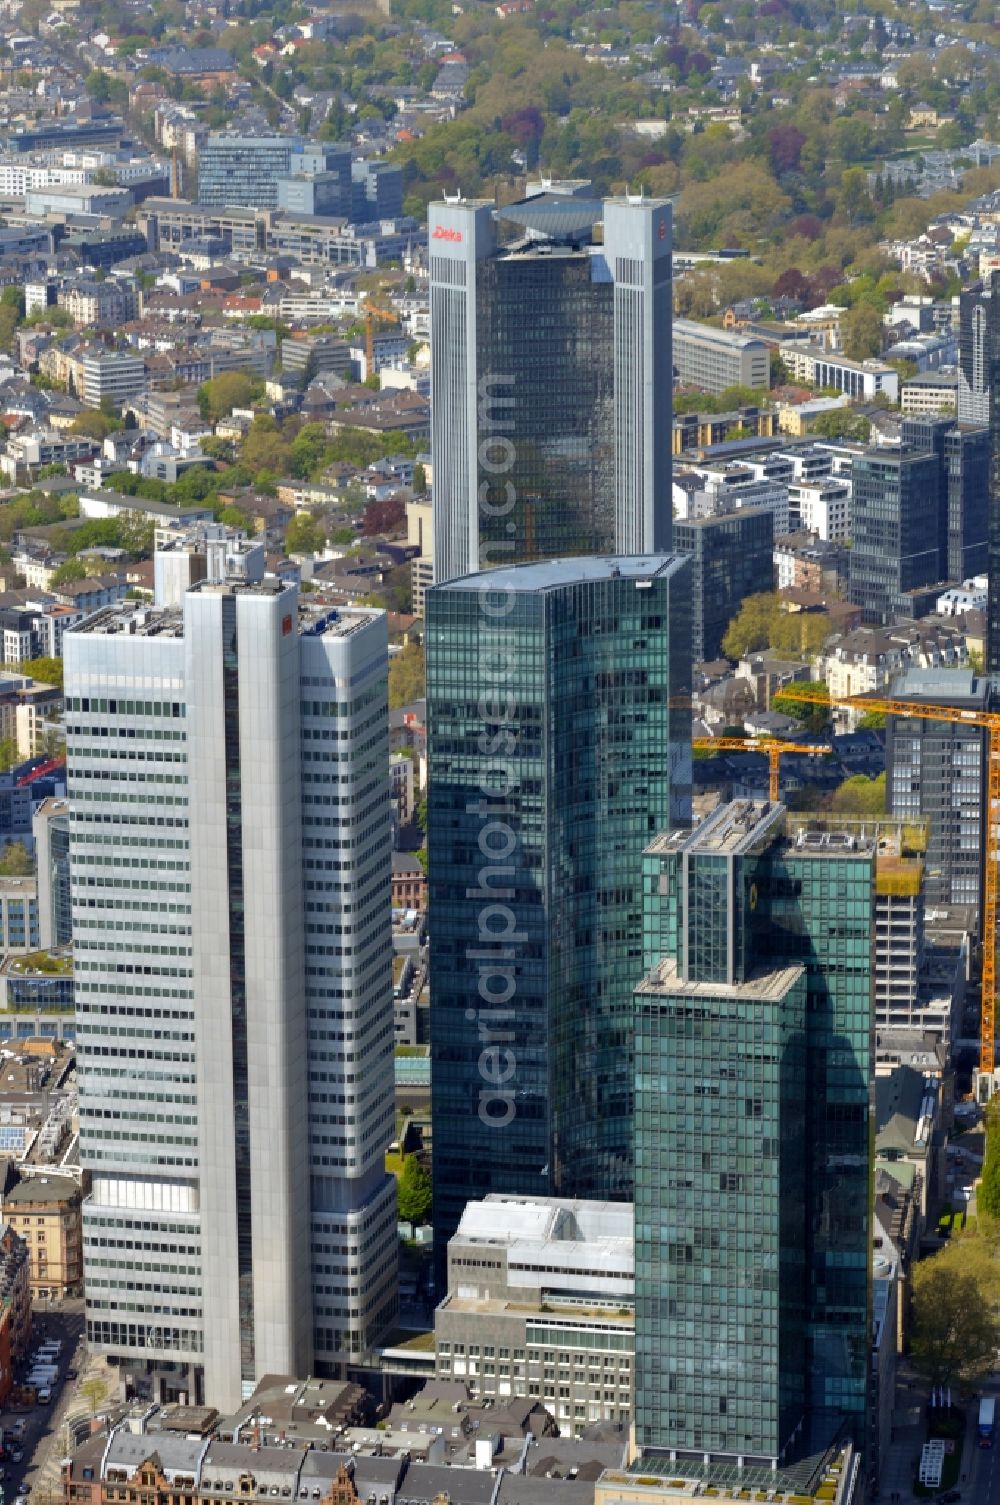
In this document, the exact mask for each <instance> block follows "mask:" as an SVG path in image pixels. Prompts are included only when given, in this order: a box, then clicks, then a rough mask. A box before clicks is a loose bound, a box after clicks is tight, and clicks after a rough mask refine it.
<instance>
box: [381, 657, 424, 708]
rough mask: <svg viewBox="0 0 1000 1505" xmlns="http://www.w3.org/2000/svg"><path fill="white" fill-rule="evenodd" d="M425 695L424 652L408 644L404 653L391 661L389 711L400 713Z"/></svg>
mask: <svg viewBox="0 0 1000 1505" xmlns="http://www.w3.org/2000/svg"><path fill="white" fill-rule="evenodd" d="M423 693H424V650H423V649H422V648H421V646H420V644H419V643H407V644H406V647H405V648H404V649H403V651H402V653H397V654H396V655H395V656H394V657H393V658H390V660H389V709H390V710H392V711H398V710H399V708H400V706H404V705H410V703H411V702H412V701H414V700H419V699H420V698H421V696H422V695H423Z"/></svg>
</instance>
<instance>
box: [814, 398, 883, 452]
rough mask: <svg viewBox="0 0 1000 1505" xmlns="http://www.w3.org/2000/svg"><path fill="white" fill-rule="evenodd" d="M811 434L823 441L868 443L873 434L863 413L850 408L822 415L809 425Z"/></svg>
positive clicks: (838, 409)
mask: <svg viewBox="0 0 1000 1505" xmlns="http://www.w3.org/2000/svg"><path fill="white" fill-rule="evenodd" d="M809 428H810V432H811V433H813V434H817V435H819V436H820V437H821V438H823V439H858V440H860V441H861V443H863V444H864V443H866V442H867V440H868V436H869V435H870V433H871V429H872V426H871V423H870V421H869V420H868V419H867V418H865V417H864V416H863V414H861V413H854V412H852V411H851V409H850V408H849V407H843V408H837V409H836V410H833V411H831V412H829V413H820V415H819V417H818V418H814V419H813V420H812V422H811V423H810V425H809Z"/></svg>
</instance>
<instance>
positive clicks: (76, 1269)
mask: <svg viewBox="0 0 1000 1505" xmlns="http://www.w3.org/2000/svg"><path fill="white" fill-rule="evenodd" d="M82 1202H83V1194H82V1192H81V1190H80V1185H79V1183H78V1182H77V1181H74V1180H73V1178H72V1177H71V1176H59V1175H54V1174H52V1173H50V1172H48V1171H46V1172H44V1173H43V1174H42V1175H39V1176H28V1177H26V1178H25V1179H24V1180H23V1181H20V1182H19V1183H18V1184H17V1186H15V1187H14V1189H13V1190H12V1191H10V1192H8V1193H7V1195H6V1196H5V1197H4V1203H3V1205H4V1215H5V1216H6V1217H7V1218H8V1219H9V1221H10V1224H11V1227H12V1228H13V1229H14V1230H15V1231H16V1232H17V1233H18V1234H19V1235H20V1237H21V1238H23V1239H24V1242H25V1243H26V1244H27V1246H28V1252H29V1255H30V1258H31V1275H30V1279H31V1289H32V1293H33V1295H34V1296H36V1297H41V1298H42V1299H43V1300H46V1299H50V1298H53V1297H59V1298H62V1297H64V1296H78V1295H79V1294H80V1291H81V1288H82V1285H83V1235H82V1228H81V1212H80V1209H81V1205H82Z"/></svg>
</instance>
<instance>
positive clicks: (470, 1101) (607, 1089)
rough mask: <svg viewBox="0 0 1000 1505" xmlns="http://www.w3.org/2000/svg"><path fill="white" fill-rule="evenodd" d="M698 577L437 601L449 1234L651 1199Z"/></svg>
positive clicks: (432, 821) (616, 569)
mask: <svg viewBox="0 0 1000 1505" xmlns="http://www.w3.org/2000/svg"><path fill="white" fill-rule="evenodd" d="M689 582H690V570H689V566H688V564H687V562H686V561H684V560H681V559H678V558H677V557H676V556H673V555H655V556H652V557H650V558H646V559H640V558H635V557H620V558H618V559H603V560H601V559H574V560H571V561H567V560H559V561H552V562H550V563H547V564H539V565H526V566H520V567H514V568H512V569H509V570H497V571H491V572H487V573H484V574H482V575H478V576H475V577H468V578H467V579H465V580H461V581H453V582H450V583H449V584H447V585H443V586H437V587H435V588H434V589H432V590H431V591H429V592H428V595H427V729H428V759H429V796H428V856H429V904H430V915H429V930H430V948H431V960H430V965H431V979H432V983H431V986H432V993H433V1002H432V1009H431V1045H432V1082H433V1094H432V1112H433V1131H434V1199H435V1206H434V1224H435V1235H436V1242H437V1243H438V1247H439V1248H440V1249H441V1250H442V1251H443V1250H444V1249H445V1248H446V1244H447V1239H448V1238H449V1237H450V1235H451V1233H452V1232H453V1231H454V1229H455V1227H456V1226H457V1223H458V1220H459V1217H460V1216H461V1213H462V1211H463V1210H464V1207H465V1204H466V1202H467V1201H469V1200H470V1199H472V1198H479V1197H483V1196H485V1195H486V1194H487V1193H489V1192H518V1193H524V1194H531V1195H546V1194H548V1195H552V1196H560V1197H578V1196H579V1197H601V1198H619V1199H628V1198H629V1197H631V1194H632V1169H633V1160H632V1118H633V1115H632V1050H631V1028H632V989H633V988H634V987H635V985H636V983H637V982H638V980H639V978H640V977H641V975H642V967H643V959H642V891H641V890H642V852H643V850H644V848H645V847H646V845H647V844H648V842H649V841H650V839H651V837H652V836H653V834H654V833H655V831H656V830H659V829H662V828H663V827H664V826H667V825H670V824H676V823H677V822H679V821H685V822H686V821H687V820H688V818H689V814H690V762H689V759H690V709H689V704H690V701H689V692H690V648H689V642H690V638H689V635H688V623H689V617H690V583H689Z"/></svg>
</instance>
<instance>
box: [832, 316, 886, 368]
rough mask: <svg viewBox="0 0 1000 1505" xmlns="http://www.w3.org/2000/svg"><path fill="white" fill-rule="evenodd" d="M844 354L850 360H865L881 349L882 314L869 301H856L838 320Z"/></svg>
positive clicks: (878, 352)
mask: <svg viewBox="0 0 1000 1505" xmlns="http://www.w3.org/2000/svg"><path fill="white" fill-rule="evenodd" d="M840 333H841V338H842V340H843V345H844V354H845V355H846V356H847V358H848V360H850V361H866V360H868V359H869V358H870V357H871V356H873V355H878V354H880V352H881V350H882V315H881V314H880V313H879V311H878V309H877V308H875V307H874V306H873V305H872V304H871V303H867V302H865V303H856V304H855V305H854V307H853V308H849V309H848V310H847V312H846V313H845V314H844V317H843V318H842V319H841V321H840Z"/></svg>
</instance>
